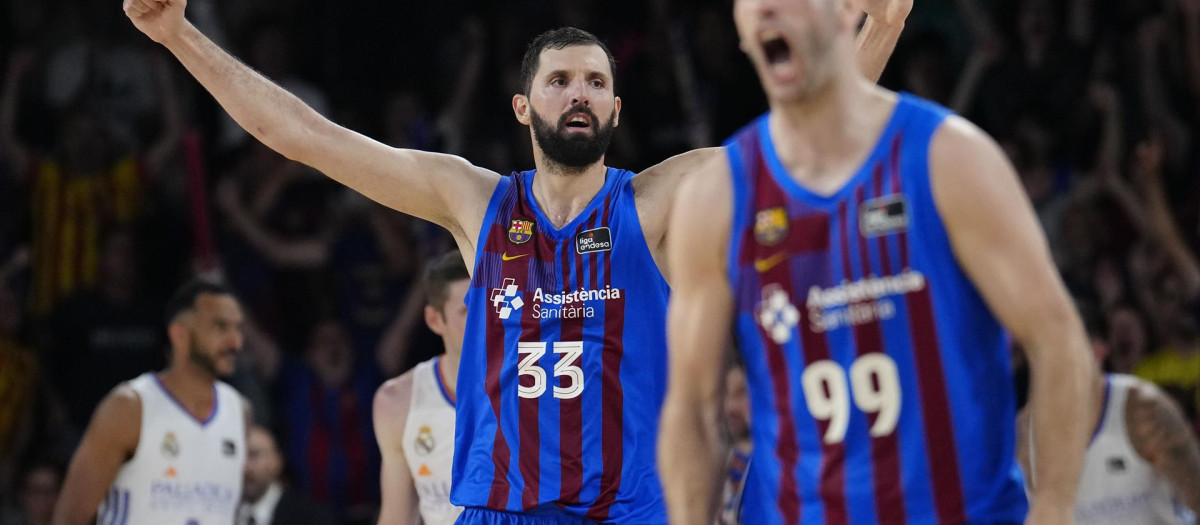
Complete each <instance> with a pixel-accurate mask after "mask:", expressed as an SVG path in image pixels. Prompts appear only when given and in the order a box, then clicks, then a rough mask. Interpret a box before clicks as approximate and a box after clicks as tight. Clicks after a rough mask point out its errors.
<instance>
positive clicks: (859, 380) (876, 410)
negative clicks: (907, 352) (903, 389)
mask: <svg viewBox="0 0 1200 525" xmlns="http://www.w3.org/2000/svg"><path fill="white" fill-rule="evenodd" d="M846 377H847V374H846V371H845V369H843V368H842V366H841V365H839V364H837V363H836V362H834V361H829V360H823V361H817V362H815V363H812V364H810V365H808V366H807V367H805V369H804V374H803V375H801V377H800V383H801V386H802V387H803V388H804V400H805V402H806V403H807V404H808V412H809V413H810V414H812V416H813V418H815V419H819V420H822V421H828V422H829V426H828V427H826V429H825V437H824V441H825V444H827V445H833V444H836V443H841V442H842V440H844V439H845V438H846V428H847V426H849V424H850V401H851V398H853V400H854V404H855V405H857V406H858V409H859V410H862V411H863V412H866V413H871V414H875V415H876V417H875V424H873V425H871V436H872V437H880V436H886V435H888V434H891V433H892V432H893V431H895V430H896V423H897V422H899V421H900V375H899V372H898V371H897V369H896V362H895V361H893V360H892V358H890V357H888V356H887V354H880V353H872V354H866V355H864V356H862V357H859V358H858V359H857V360H855V361H854V364H852V365H850V374H849V382H847V380H846ZM851 392H853V396H851V395H850V394H851Z"/></svg>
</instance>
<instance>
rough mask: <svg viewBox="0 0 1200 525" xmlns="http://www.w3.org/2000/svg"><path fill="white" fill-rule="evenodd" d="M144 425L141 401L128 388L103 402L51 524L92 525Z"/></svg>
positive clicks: (81, 445)
mask: <svg viewBox="0 0 1200 525" xmlns="http://www.w3.org/2000/svg"><path fill="white" fill-rule="evenodd" d="M141 426H142V402H141V400H140V399H139V398H138V395H137V393H136V392H134V391H133V389H131V388H129V387H128V386H125V385H122V386H119V387H117V388H116V389H115V390H113V391H112V393H110V394H109V395H108V397H106V398H104V400H103V401H101V402H100V405H99V406H98V407H96V412H95V413H94V414H93V415H92V421H91V423H89V424H88V428H87V432H86V433H84V435H83V440H82V441H81V442H80V443H79V448H78V449H77V450H76V451H75V457H73V458H72V459H71V466H70V468H69V469H68V470H67V477H66V479H65V480H64V481H63V486H62V492H61V493H60V495H59V498H58V503H57V504H56V505H55V507H54V518H53V519H52V520H51V523H53V524H54V525H84V524H85V523H91V520H92V518H93V517H95V515H96V510H97V509H98V508H99V506H100V501H101V500H103V499H104V494H105V493H106V492H108V488H109V486H110V485H112V482H113V479H115V478H116V477H117V472H119V471H120V470H121V465H122V464H124V463H125V461H126V460H127V459H129V457H130V456H131V455H133V452H134V451H135V450H136V449H137V444H138V439H139V438H140V434H141Z"/></svg>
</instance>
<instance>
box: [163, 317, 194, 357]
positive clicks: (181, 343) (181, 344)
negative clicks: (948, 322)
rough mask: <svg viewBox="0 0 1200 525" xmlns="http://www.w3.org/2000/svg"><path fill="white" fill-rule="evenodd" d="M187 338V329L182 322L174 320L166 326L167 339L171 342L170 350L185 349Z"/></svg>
mask: <svg viewBox="0 0 1200 525" xmlns="http://www.w3.org/2000/svg"><path fill="white" fill-rule="evenodd" d="M188 337H189V334H188V327H187V325H185V324H184V322H183V320H181V319H176V320H174V321H171V324H169V325H167V338H168V339H170V340H171V348H187V347H188ZM172 352H173V350H172Z"/></svg>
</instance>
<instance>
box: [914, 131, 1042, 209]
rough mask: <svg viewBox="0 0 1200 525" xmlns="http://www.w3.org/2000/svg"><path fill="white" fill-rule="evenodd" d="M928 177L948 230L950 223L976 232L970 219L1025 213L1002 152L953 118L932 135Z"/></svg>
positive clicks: (1020, 193) (981, 133)
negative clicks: (1000, 214) (969, 227)
mask: <svg viewBox="0 0 1200 525" xmlns="http://www.w3.org/2000/svg"><path fill="white" fill-rule="evenodd" d="M929 177H930V185H931V187H932V191H933V197H934V202H935V204H936V205H937V208H938V212H939V213H941V215H942V218H943V219H944V220H947V221H949V222H951V224H948V226H949V227H950V229H951V230H954V229H955V226H956V224H953V223H956V222H963V223H964V224H967V225H971V226H972V227H974V226H978V224H976V223H977V222H978V221H976V220H975V219H979V218H987V217H990V216H994V214H996V213H1003V212H1004V211H1009V212H1013V211H1016V210H1017V209H1019V208H1022V207H1024V208H1028V207H1029V203H1028V201H1029V199H1028V197H1026V195H1025V190H1024V188H1023V187H1022V186H1021V184H1020V180H1019V179H1018V178H1017V173H1016V170H1014V169H1013V167H1012V164H1011V163H1010V162H1009V160H1008V157H1007V156H1006V155H1005V154H1004V150H1003V149H1001V148H1000V145H999V144H997V143H996V141H995V140H994V139H992V137H991V136H989V135H988V134H987V133H985V132H984V131H983V130H981V129H979V127H978V126H976V125H975V124H972V123H971V122H969V121H967V120H966V119H964V118H962V117H959V116H957V115H953V116H950V117H947V118H946V120H945V121H944V122H943V123H942V124H941V126H939V128H938V129H937V131H936V132H934V135H933V139H932V142H931V143H930V146H929ZM992 222H995V223H996V224H1000V223H1002V222H1004V221H992Z"/></svg>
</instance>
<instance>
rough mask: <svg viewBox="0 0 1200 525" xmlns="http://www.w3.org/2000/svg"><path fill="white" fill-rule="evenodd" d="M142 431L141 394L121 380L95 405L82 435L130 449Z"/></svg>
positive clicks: (131, 450) (135, 443)
mask: <svg viewBox="0 0 1200 525" xmlns="http://www.w3.org/2000/svg"><path fill="white" fill-rule="evenodd" d="M141 433H142V399H141V396H140V395H138V393H137V391H136V390H134V389H133V387H131V386H130V385H129V383H122V384H120V385H117V386H116V387H115V388H113V389H112V390H111V391H110V392H109V393H108V395H106V396H104V399H103V400H101V401H100V404H99V405H97V406H96V411H95V412H93V413H92V421H91V423H90V424H89V425H88V431H87V435H86V436H85V439H93V440H98V441H100V442H101V443H103V444H106V445H109V446H113V447H117V448H120V449H124V450H128V451H129V452H130V453H132V452H133V450H134V449H135V448H137V443H138V439H140V437H141Z"/></svg>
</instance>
